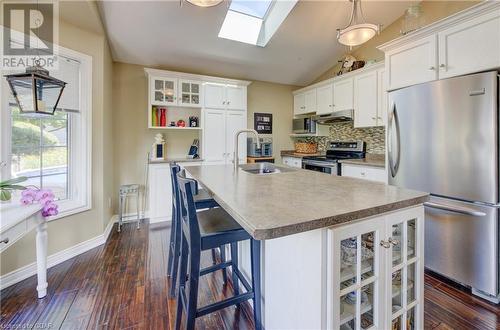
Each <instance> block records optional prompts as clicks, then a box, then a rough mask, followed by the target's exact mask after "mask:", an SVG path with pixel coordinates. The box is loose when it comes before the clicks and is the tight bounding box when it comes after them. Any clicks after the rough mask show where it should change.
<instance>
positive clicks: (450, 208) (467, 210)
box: [424, 202, 486, 217]
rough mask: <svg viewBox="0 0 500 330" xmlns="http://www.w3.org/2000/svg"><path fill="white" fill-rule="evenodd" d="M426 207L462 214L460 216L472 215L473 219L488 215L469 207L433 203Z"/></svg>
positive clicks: (427, 204)
mask: <svg viewBox="0 0 500 330" xmlns="http://www.w3.org/2000/svg"><path fill="white" fill-rule="evenodd" d="M424 206H427V207H430V208H433V209H439V210H443V211H449V212H454V213H460V214H465V215H470V216H473V217H484V216H486V213H484V212H481V211H477V210H474V209H471V208H468V207H457V206H449V205H445V204H439V203H433V202H425V203H424Z"/></svg>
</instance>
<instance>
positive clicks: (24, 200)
mask: <svg viewBox="0 0 500 330" xmlns="http://www.w3.org/2000/svg"><path fill="white" fill-rule="evenodd" d="M21 204H23V205H29V204H33V199H32V198H30V197H24V196H23V197H21Z"/></svg>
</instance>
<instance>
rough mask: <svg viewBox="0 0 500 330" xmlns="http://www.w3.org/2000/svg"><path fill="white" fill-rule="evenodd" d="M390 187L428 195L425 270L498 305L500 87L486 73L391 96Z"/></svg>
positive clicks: (388, 131) (412, 87) (453, 79)
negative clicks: (427, 193) (450, 280)
mask: <svg viewBox="0 0 500 330" xmlns="http://www.w3.org/2000/svg"><path fill="white" fill-rule="evenodd" d="M389 100H390V101H389V106H390V108H389V123H388V127H387V134H388V163H389V184H392V185H397V186H400V187H405V188H411V189H416V190H420V191H427V192H430V193H431V199H430V201H429V203H427V204H426V207H425V266H426V268H428V269H430V270H432V271H434V272H436V273H439V274H441V275H444V276H446V277H448V278H450V279H453V280H454V281H456V282H459V283H461V284H463V285H466V286H469V287H471V288H472V289H473V292H474V293H475V294H478V295H482V296H485V297H486V298H487V299H490V300H493V301H495V299H498V297H499V263H500V260H499V173H498V172H499V114H498V112H499V109H498V107H499V81H498V73H497V72H496V71H495V72H486V73H479V74H472V75H468V76H462V77H456V78H450V79H446V80H440V81H434V82H429V83H425V84H420V85H415V86H411V87H407V88H403V89H399V90H395V91H392V92H390V93H389Z"/></svg>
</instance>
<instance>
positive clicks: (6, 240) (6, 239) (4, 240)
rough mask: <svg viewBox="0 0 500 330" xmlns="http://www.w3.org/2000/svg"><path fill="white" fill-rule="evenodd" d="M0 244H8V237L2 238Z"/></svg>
mask: <svg viewBox="0 0 500 330" xmlns="http://www.w3.org/2000/svg"><path fill="white" fill-rule="evenodd" d="M0 243H4V244H7V243H9V238H8V237H6V238H4V239H3V240H1V241H0Z"/></svg>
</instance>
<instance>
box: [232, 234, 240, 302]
mask: <svg viewBox="0 0 500 330" xmlns="http://www.w3.org/2000/svg"><path fill="white" fill-rule="evenodd" d="M231 267H232V279H233V290H234V295H238V294H239V293H240V286H239V285H240V284H239V281H238V275H236V272H235V271H234V270H235V268H238V243H237V242H234V243H231Z"/></svg>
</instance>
